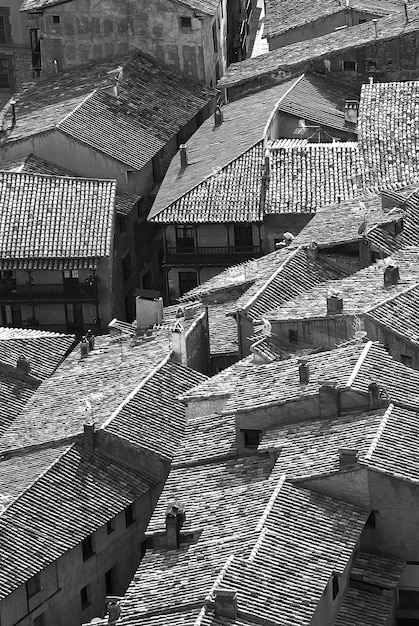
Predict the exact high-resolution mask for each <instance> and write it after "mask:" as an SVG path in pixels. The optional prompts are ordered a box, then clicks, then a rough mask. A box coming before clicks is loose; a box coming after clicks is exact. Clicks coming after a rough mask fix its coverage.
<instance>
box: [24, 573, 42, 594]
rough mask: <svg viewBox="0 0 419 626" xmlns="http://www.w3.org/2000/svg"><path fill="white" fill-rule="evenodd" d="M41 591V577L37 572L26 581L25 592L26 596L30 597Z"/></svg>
mask: <svg viewBox="0 0 419 626" xmlns="http://www.w3.org/2000/svg"><path fill="white" fill-rule="evenodd" d="M40 591H41V577H40V575H39V574H35V576H32V578H30V579H29V580H28V581H27V583H26V593H27V595H28V598H32V596H35V595H36V594H37V593H39V592H40Z"/></svg>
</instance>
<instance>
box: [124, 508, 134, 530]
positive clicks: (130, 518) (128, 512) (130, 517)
mask: <svg viewBox="0 0 419 626" xmlns="http://www.w3.org/2000/svg"><path fill="white" fill-rule="evenodd" d="M134 522H135V518H134V509H133V508H132V504H130V505H129V506H127V508H126V509H125V526H126V527H127V528H128V526H131V524H133V523H134Z"/></svg>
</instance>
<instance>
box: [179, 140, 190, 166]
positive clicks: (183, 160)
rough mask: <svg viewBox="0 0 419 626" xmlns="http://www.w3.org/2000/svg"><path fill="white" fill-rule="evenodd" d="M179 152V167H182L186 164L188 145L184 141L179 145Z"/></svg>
mask: <svg viewBox="0 0 419 626" xmlns="http://www.w3.org/2000/svg"><path fill="white" fill-rule="evenodd" d="M179 154H180V167H181V168H182V169H184V168H185V167H186V166H187V165H188V146H187V145H186V143H182V144H181V145H180V146H179Z"/></svg>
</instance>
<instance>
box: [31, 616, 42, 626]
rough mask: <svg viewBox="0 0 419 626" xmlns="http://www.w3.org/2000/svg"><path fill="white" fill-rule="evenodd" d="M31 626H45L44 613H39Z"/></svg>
mask: <svg viewBox="0 0 419 626" xmlns="http://www.w3.org/2000/svg"><path fill="white" fill-rule="evenodd" d="M33 626H45V613H41V615H38V617H35V619H34V620H33Z"/></svg>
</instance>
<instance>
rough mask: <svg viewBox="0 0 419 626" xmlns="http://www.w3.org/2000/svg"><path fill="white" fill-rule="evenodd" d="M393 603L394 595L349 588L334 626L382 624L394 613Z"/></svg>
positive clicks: (378, 625)
mask: <svg viewBox="0 0 419 626" xmlns="http://www.w3.org/2000/svg"><path fill="white" fill-rule="evenodd" d="M393 604H394V600H393V598H392V597H389V596H380V595H377V594H375V593H368V591H363V590H361V589H348V591H347V592H346V595H345V598H344V600H343V603H342V606H341V607H340V609H339V613H338V614H337V617H336V620H335V622H334V626H353V625H354V624H362V626H382V625H383V624H385V623H386V622H387V620H388V619H389V618H390V616H391V615H392V613H393V610H394V608H393Z"/></svg>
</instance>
